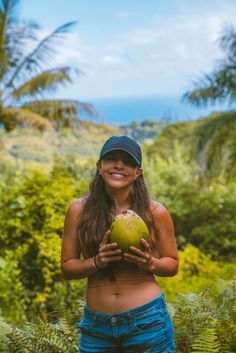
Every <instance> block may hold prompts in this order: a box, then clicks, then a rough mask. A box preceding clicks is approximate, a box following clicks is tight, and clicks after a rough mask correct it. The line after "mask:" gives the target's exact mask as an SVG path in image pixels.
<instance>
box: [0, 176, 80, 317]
mask: <svg viewBox="0 0 236 353" xmlns="http://www.w3.org/2000/svg"><path fill="white" fill-rule="evenodd" d="M84 189H85V187H84V185H83V183H82V185H80V184H79V183H78V184H77V185H75V182H74V181H73V180H72V179H71V178H69V177H67V178H66V177H58V178H53V177H50V176H48V175H46V174H42V173H40V172H33V173H30V172H28V173H27V174H26V175H25V176H24V177H21V176H19V175H15V176H12V177H11V178H10V179H9V180H8V183H7V184H4V185H3V186H2V189H1V210H2V211H1V214H0V228H1V230H0V276H1V282H0V283H1V284H0V288H1V289H2V290H1V293H0V298H1V308H2V312H3V315H4V316H5V317H7V318H8V320H10V321H13V320H14V321H15V322H21V321H22V320H23V319H24V318H25V317H26V316H27V317H30V316H31V315H34V313H44V312H45V313H46V312H48V311H51V310H53V309H54V308H55V307H57V306H58V307H59V306H60V305H62V304H63V303H64V302H66V303H67V302H71V303H72V302H73V300H74V299H75V298H76V296H77V295H78V293H82V292H83V290H84V282H83V281H81V282H80V281H77V282H73V283H68V284H63V283H62V280H61V275H60V251H61V237H62V232H63V223H64V216H65V212H66V209H67V207H68V205H69V204H70V202H71V201H72V200H73V199H75V198H76V197H79V196H81V193H84V191H85V190H84ZM86 189H87V185H86ZM76 291H77V293H76Z"/></svg>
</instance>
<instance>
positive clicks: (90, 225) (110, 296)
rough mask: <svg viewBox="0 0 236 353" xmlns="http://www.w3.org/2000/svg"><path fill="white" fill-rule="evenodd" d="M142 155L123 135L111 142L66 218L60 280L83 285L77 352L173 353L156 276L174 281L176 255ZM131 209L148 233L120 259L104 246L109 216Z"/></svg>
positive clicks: (170, 229)
mask: <svg viewBox="0 0 236 353" xmlns="http://www.w3.org/2000/svg"><path fill="white" fill-rule="evenodd" d="M141 165H142V154H141V149H140V146H139V145H138V144H137V142H136V141H135V140H133V139H131V138H129V137H127V136H112V137H111V138H110V139H108V140H107V141H106V142H105V144H104V146H103V147H102V150H101V152H100V157H99V160H98V162H97V170H96V174H95V176H94V179H93V180H92V182H91V184H90V188H89V192H88V194H86V195H85V196H84V197H83V198H81V199H78V200H76V201H75V202H73V203H72V204H71V205H70V207H69V209H68V211H67V214H66V217H65V231H64V239H63V245H62V265H61V267H62V275H63V277H64V278H65V279H68V280H70V279H80V278H85V277H87V278H88V282H87V283H88V284H87V293H86V301H87V302H86V305H85V308H84V317H83V319H82V321H81V322H80V329H81V340H80V352H81V353H91V352H96V353H98V352H100V353H105V352H107V353H108V352H109V353H113V352H114V353H115V352H127V353H128V352H129V353H131V352H135V353H139V352H140V353H141V352H143V353H144V352H146V353H147V352H152V353H157V352H158V353H167V352H175V344H174V333H173V327H172V323H171V321H170V318H169V315H168V311H167V308H166V303H165V299H164V295H163V293H162V292H161V288H160V286H159V284H158V283H157V282H156V280H155V278H154V275H157V276H174V275H175V274H176V273H177V271H178V255H177V248H176V241H175V236H174V227H173V222H172V220H171V217H170V215H169V213H168V211H167V210H166V208H165V207H164V206H163V205H161V204H160V203H159V202H155V201H153V200H152V199H150V197H149V196H148V191H147V188H146V185H145V182H144V178H143V175H142V168H141ZM127 209H132V210H133V211H135V212H136V213H138V214H139V216H141V217H142V219H143V220H144V221H145V223H146V224H147V226H148V228H149V233H150V241H149V242H147V241H146V240H145V239H142V240H141V245H142V250H140V249H137V248H135V247H133V246H131V247H130V250H131V252H130V253H121V250H120V249H119V247H118V246H117V243H111V242H110V240H109V235H110V232H109V229H110V226H111V223H112V220H113V219H114V217H115V216H116V215H117V214H118V213H120V212H122V211H124V210H127Z"/></svg>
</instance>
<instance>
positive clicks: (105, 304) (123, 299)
mask: <svg viewBox="0 0 236 353" xmlns="http://www.w3.org/2000/svg"><path fill="white" fill-rule="evenodd" d="M114 275H115V280H113V281H112V280H111V279H109V278H108V276H107V273H106V272H105V273H104V272H103V271H101V272H98V273H96V274H94V275H92V276H90V277H89V278H88V286H87V294H86V297H87V305H88V307H89V308H90V309H92V310H94V311H98V312H102V313H105V314H112V313H118V312H122V311H127V310H132V309H134V308H136V307H138V306H141V305H144V304H146V303H148V302H149V301H151V300H153V299H155V298H156V297H158V296H159V295H160V294H161V288H160V286H159V284H158V283H157V282H156V281H155V278H154V276H153V275H152V274H151V273H150V272H148V271H145V270H141V269H139V268H138V267H137V266H135V265H132V266H130V265H126V266H120V267H119V268H118V269H117V268H116V270H115V272H114Z"/></svg>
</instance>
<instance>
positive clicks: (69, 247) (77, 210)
mask: <svg viewBox="0 0 236 353" xmlns="http://www.w3.org/2000/svg"><path fill="white" fill-rule="evenodd" d="M82 211H83V204H82V200H80V199H79V200H76V201H74V202H73V203H72V204H71V205H70V206H69V208H68V210H67V213H66V216H65V222H64V236H63V242H62V251H61V273H62V277H63V278H65V279H68V280H70V279H80V278H85V277H88V276H89V275H92V274H93V273H95V272H97V269H96V267H95V264H94V259H93V257H91V258H88V259H86V260H80V250H79V244H78V235H77V233H78V227H79V224H80V219H81V214H82Z"/></svg>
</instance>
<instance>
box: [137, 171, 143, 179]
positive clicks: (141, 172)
mask: <svg viewBox="0 0 236 353" xmlns="http://www.w3.org/2000/svg"><path fill="white" fill-rule="evenodd" d="M142 174H143V169H142V168H138V169H137V174H136V179H137V177H139V176H140V175H142Z"/></svg>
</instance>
